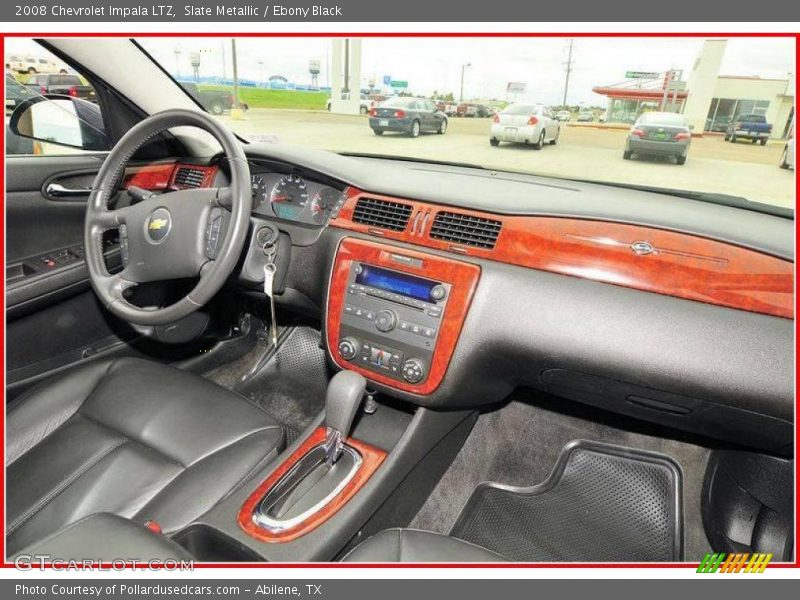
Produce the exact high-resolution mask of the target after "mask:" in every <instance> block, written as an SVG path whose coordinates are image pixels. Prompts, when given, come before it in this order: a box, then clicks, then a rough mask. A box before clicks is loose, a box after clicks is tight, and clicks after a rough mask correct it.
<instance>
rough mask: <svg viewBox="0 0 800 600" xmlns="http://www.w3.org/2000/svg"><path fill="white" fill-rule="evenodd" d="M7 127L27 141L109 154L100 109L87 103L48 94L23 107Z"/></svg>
mask: <svg viewBox="0 0 800 600" xmlns="http://www.w3.org/2000/svg"><path fill="white" fill-rule="evenodd" d="M8 127H9V129H10V130H11V132H12V133H15V134H16V135H18V136H20V137H24V138H29V139H32V140H37V141H39V142H46V143H48V144H58V145H59V146H67V147H69V148H77V149H79V150H95V151H97V150H108V147H109V144H108V137H107V136H106V131H105V126H104V125H103V117H102V114H101V113H100V108H99V107H98V106H97V105H96V104H94V103H92V102H88V101H87V100H81V99H80V98H72V97H71V96H62V95H58V94H48V95H45V96H36V97H34V98H29V99H27V100H25V101H24V102H22V103H20V104H19V106H17V107H16V108H15V109H14V112H13V113H11V118H10V119H9V122H8Z"/></svg>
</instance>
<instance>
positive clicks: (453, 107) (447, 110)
mask: <svg viewBox="0 0 800 600" xmlns="http://www.w3.org/2000/svg"><path fill="white" fill-rule="evenodd" d="M442 112H444V114H445V115H447V116H448V117H456V116H458V104H453V103H450V104H445V105H444V110H443V111H442Z"/></svg>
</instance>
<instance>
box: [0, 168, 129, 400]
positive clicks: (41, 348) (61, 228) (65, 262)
mask: <svg viewBox="0 0 800 600" xmlns="http://www.w3.org/2000/svg"><path fill="white" fill-rule="evenodd" d="M101 164H102V156H89V155H78V156H15V157H12V156H8V157H6V168H7V174H8V177H7V180H6V183H7V188H6V196H5V216H6V232H7V233H6V335H7V341H8V352H7V367H8V372H7V384H8V388H7V389H8V394H9V397H13V396H14V395H16V394H17V393H18V392H19V391H20V390H21V389H23V388H24V387H26V385H25V384H26V383H27V382H29V381H30V380H32V379H33V380H35V379H37V378H39V377H40V376H43V375H46V374H48V373H50V372H51V371H53V370H54V369H58V368H60V367H63V366H64V365H68V364H72V363H73V362H75V361H76V360H78V361H80V360H83V359H87V358H89V357H90V356H92V355H94V354H96V353H97V352H98V351H99V350H101V349H103V348H108V347H114V346H120V345H122V346H124V345H125V344H126V341H128V340H130V339H133V338H135V337H137V334H136V332H135V331H133V329H131V328H130V327H129V326H128V325H127V324H125V323H123V322H121V321H119V320H117V319H115V318H113V317H111V316H110V314H109V313H108V312H107V311H106V310H105V309H104V308H103V307H102V306H101V305H100V304H99V303H98V301H97V298H96V296H95V294H94V292H93V291H92V289H91V286H90V284H89V280H88V272H87V270H86V266H85V263H84V260H83V255H82V250H83V218H84V212H85V204H86V198H87V197H88V195H83V196H78V197H75V196H71V197H68V198H55V197H52V196H49V195H48V194H46V193H45V188H46V186H47V184H48V183H52V182H58V183H60V184H61V185H63V186H64V187H69V188H80V187H83V188H88V187H89V186H90V185H91V181H92V179H93V178H94V175H95V174H96V172H97V170H98V169H99V168H100V165H101ZM67 251H68V253H67V254H63V253H65V252H67ZM62 255H63V256H64V257H65V258H64V259H61V258H60V257H61V256H62ZM67 257H69V258H67ZM108 257H109V267H110V268H112V269H113V268H115V267H116V266H118V265H119V256H118V252H117V251H116V249H115V248H114V247H113V246H110V247H109V252H108ZM48 259H50V260H48Z"/></svg>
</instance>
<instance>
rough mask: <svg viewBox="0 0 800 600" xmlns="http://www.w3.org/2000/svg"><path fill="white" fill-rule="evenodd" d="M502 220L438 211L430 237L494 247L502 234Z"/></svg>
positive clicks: (481, 246) (469, 244) (489, 247)
mask: <svg viewBox="0 0 800 600" xmlns="http://www.w3.org/2000/svg"><path fill="white" fill-rule="evenodd" d="M502 226H503V224H502V223H501V222H500V221H493V220H492V219H484V218H483V217H471V216H469V215H461V214H458V213H452V212H439V213H436V218H435V219H434V220H433V225H431V232H430V234H429V235H430V237H432V238H433V239H435V240H444V241H446V242H455V243H456V244H463V245H465V246H475V247H476V248H487V249H490V250H491V249H492V248H494V244H495V242H496V241H497V236H498V235H500V228H501V227H502Z"/></svg>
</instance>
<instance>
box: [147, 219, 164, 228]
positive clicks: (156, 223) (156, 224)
mask: <svg viewBox="0 0 800 600" xmlns="http://www.w3.org/2000/svg"><path fill="white" fill-rule="evenodd" d="M167 223H168V221H167V220H166V219H152V220H151V221H150V225H148V226H147V227H148V229H153V230H158V229H162V228H164V227H166V226H167Z"/></svg>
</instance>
